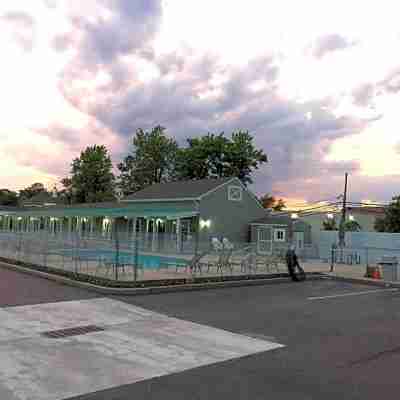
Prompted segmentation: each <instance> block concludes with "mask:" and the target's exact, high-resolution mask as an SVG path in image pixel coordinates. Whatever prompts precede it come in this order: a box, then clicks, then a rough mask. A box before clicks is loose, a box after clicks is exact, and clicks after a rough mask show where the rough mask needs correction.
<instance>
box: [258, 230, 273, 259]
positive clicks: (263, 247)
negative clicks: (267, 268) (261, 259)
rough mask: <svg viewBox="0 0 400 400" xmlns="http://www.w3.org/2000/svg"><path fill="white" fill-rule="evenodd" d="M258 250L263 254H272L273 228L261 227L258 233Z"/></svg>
mask: <svg viewBox="0 0 400 400" xmlns="http://www.w3.org/2000/svg"><path fill="white" fill-rule="evenodd" d="M257 239H258V240H257V250H258V252H259V253H261V254H272V228H271V227H270V226H259V227H258V231H257Z"/></svg>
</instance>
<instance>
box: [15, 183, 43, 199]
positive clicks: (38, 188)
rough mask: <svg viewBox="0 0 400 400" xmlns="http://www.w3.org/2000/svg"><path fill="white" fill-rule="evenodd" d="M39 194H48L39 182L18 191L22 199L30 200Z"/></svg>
mask: <svg viewBox="0 0 400 400" xmlns="http://www.w3.org/2000/svg"><path fill="white" fill-rule="evenodd" d="M39 193H48V191H47V189H46V187H45V186H44V185H43V183H40V182H36V183H33V184H32V185H30V186H28V187H26V188H25V189H22V190H20V191H19V195H20V197H21V198H23V199H30V198H32V197H33V196H36V195H37V194H39Z"/></svg>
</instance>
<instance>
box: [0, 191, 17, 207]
mask: <svg viewBox="0 0 400 400" xmlns="http://www.w3.org/2000/svg"><path fill="white" fill-rule="evenodd" d="M0 205H2V206H17V205H18V195H17V193H16V192H14V191H12V190H9V189H0Z"/></svg>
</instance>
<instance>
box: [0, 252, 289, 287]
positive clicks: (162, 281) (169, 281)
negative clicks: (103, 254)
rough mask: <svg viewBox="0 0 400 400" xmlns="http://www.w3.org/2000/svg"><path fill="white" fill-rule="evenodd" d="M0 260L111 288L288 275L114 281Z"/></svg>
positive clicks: (271, 276)
mask: <svg viewBox="0 0 400 400" xmlns="http://www.w3.org/2000/svg"><path fill="white" fill-rule="evenodd" d="M0 261H2V262H5V263H8V264H14V265H19V266H21V267H24V268H29V269H32V270H35V271H41V272H45V273H48V274H53V275H57V276H63V277H66V278H69V279H73V280H76V281H79V282H86V283H91V284H93V285H97V286H103V287H111V288H141V287H142V288H144V287H155V286H171V285H185V284H196V283H209V282H228V281H243V280H253V279H272V278H282V277H288V276H289V275H288V274H287V273H275V274H257V275H235V276H215V277H202V276H197V277H191V278H170V279H159V280H155V279H152V280H145V281H137V282H134V281H116V280H112V279H108V278H101V277H97V276H93V275H88V274H82V273H76V272H73V271H65V270H62V269H57V268H53V267H46V266H44V265H38V264H32V263H27V262H24V261H18V260H12V259H9V258H4V257H0Z"/></svg>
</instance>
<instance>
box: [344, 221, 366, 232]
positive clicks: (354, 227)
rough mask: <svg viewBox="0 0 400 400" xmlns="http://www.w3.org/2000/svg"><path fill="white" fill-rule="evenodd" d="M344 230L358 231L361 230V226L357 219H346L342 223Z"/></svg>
mask: <svg viewBox="0 0 400 400" xmlns="http://www.w3.org/2000/svg"><path fill="white" fill-rule="evenodd" d="M344 230H345V231H346V232H359V231H361V230H362V227H361V225H360V224H359V223H358V222H357V221H354V220H353V221H346V222H345V224H344Z"/></svg>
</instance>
